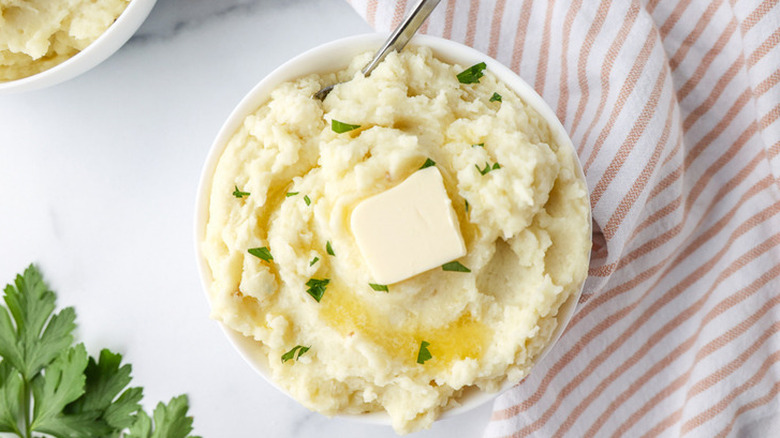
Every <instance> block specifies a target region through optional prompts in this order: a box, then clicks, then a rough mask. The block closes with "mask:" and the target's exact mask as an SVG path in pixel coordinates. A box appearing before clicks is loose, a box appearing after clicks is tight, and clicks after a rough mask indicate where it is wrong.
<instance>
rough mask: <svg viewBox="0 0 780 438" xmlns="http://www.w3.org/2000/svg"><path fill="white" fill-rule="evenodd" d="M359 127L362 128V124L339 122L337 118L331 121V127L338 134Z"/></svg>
mask: <svg viewBox="0 0 780 438" xmlns="http://www.w3.org/2000/svg"><path fill="white" fill-rule="evenodd" d="M358 128H360V125H350V124H349V123H344V122H339V121H338V120H336V119H332V120H331V121H330V129H332V130H333V132H335V133H337V134H343V133H345V132H349V131H352V130H354V129H358Z"/></svg>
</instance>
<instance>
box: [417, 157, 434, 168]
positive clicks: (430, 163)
mask: <svg viewBox="0 0 780 438" xmlns="http://www.w3.org/2000/svg"><path fill="white" fill-rule="evenodd" d="M435 165H436V162H435V161H433V160H431V159H430V158H426V159H425V163H423V165H422V166H420V169H418V170H422V169H425V168H426V167H431V166H435Z"/></svg>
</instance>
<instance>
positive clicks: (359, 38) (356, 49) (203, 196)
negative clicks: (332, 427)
mask: <svg viewBox="0 0 780 438" xmlns="http://www.w3.org/2000/svg"><path fill="white" fill-rule="evenodd" d="M386 37H387V35H386V34H382V33H367V34H359V35H353V36H350V37H346V38H341V39H338V40H334V41H331V42H328V43H325V44H322V45H319V46H316V47H314V48H312V49H309V50H307V51H305V52H303V53H301V54H299V55H297V56H295V57H294V58H292V59H290V60H289V61H287V62H285V63H283V64H282V65H280V66H278V67H277V68H275V69H274V70H273V71H271V73H269V74H268V75H267V76H265V77H264V78H263V79H262V80H261V81H260V82H258V83H257V84H256V85H255V86H254V87H253V88H252V89H251V90H250V91H249V93H247V94H246V95H245V96H244V97H243V98H242V99H241V100H240V102H239V103H238V105H237V106H236V107H234V109H233V110H232V111H231V113H230V115H229V116H228V118H227V119H226V120H225V122H224V123H223V125H222V126H221V128H220V129H219V131H218V134H217V136H216V138H215V139H214V141H213V142H212V144H211V146H210V148H209V152H208V154H207V157H206V160H205V162H204V164H203V167H202V169H201V174H200V180H199V184H198V188H197V192H196V200H195V224H194V225H195V227H194V243H195V257H196V263H197V267H198V271H199V273H200V280H201V287H202V288H203V292H204V293H205V294H206V299H207V301H208V302H209V303H210V296H209V289H210V285H211V283H212V281H213V279H212V277H211V271H210V268H209V266H208V263H207V262H206V260H205V256H204V255H203V252H202V245H201V243H202V242H203V239H204V237H205V233H206V225H207V222H208V208H209V205H208V204H209V199H210V196H211V183H212V180H213V175H214V171H215V170H216V166H217V163H218V161H219V158H220V157H221V155H222V152H223V151H224V149H225V148H226V147H227V144H228V142H229V140H230V138H231V137H232V135H233V134H234V133H235V131H236V130H237V129H238V128H239V126H240V125H241V123H243V120H244V118H245V117H246V116H247V115H249V114H251V113H252V112H254V111H255V110H256V109H257V108H258V107H259V106H260V105H262V104H263V103H264V102H266V101H267V100H268V98H269V97H270V91H271V90H272V89H273V88H275V87H276V86H277V85H279V84H281V83H283V82H285V81H289V80H293V79H296V78H299V77H302V76H305V75H307V74H312V73H331V72H335V71H338V70H340V69H343V68H346V67H347V65H348V64H349V61H350V60H351V59H352V58H353V57H354V56H355V55H357V54H360V53H363V52H366V51H375V50H376V49H377V48H378V47H379V46H381V44H382V43H383V42H384V41H385V39H386ZM409 44H410V45H421V46H426V47H429V48H431V50H432V51H433V53H434V56H435V57H436V58H437V59H440V60H442V61H445V62H449V63H452V64H460V65H462V66H470V65H473V64H475V63H478V62H485V63H486V65H487V69H488V70H490V71H491V72H492V73H493V74H494V75H496V77H497V78H498V79H499V80H501V81H503V82H504V83H505V84H506V85H507V86H508V87H509V88H511V89H513V90H514V91H515V92H516V93H517V94H518V95H519V96H520V97H521V98H522V99H523V100H524V101H525V102H526V103H527V104H529V105H531V106H532V107H533V108H534V109H535V110H536V111H537V112H538V113H539V114H540V115H541V116H542V117H543V118H544V119H545V121H547V123H548V125H549V127H550V130H551V132H552V135H553V138H554V139H555V141H556V143H557V144H558V146H559V147H568V148H570V150H571V152H572V156H573V158H574V161H575V164H576V166H575V167H576V172H577V175H578V177H579V178H580V180H581V181H582V183H583V184H584V185H585V186H584V187H585V190H586V192H587V193H590V192H589V190H588V187H587V181H586V179H585V177H584V173H583V170H582V164H581V162H580V160H579V158H578V156H577V152H576V149H575V148H574V146H573V144H572V141H571V139H570V138H569V136H568V134H567V133H566V130H565V129H564V127H563V125H562V124H561V122H560V121H559V120H558V118H557V117H556V115H555V113H554V112H553V110H552V109H551V108H550V107H549V105H547V103H546V102H545V101H544V100H543V99H542V98H541V96H539V94H537V93H536V91H534V89H533V88H532V87H531V86H530V85H529V84H528V83H526V82H525V81H524V80H523V79H522V78H520V77H519V76H518V75H517V74H516V73H514V72H513V71H512V70H510V69H509V68H508V67H506V66H504V65H503V64H501V63H500V62H498V61H496V60H495V59H493V58H492V57H490V56H488V55H487V54H484V53H482V52H480V51H478V50H476V49H474V48H471V47H468V46H465V45H463V44H460V43H457V42H454V41H451V40H447V39H444V38H440V37H435V36H430V35H416V36H414V38H413V39H412V40H411V42H410V43H409ZM345 53H349V55H345ZM325 54H339V56H338V59H337V60H335V61H334V58H333V57H330V58H329V59H328V62H323V60H322V58H323V57H324V56H325ZM342 58H343V59H342ZM317 59H319V62H317V63H312V61H314V60H317ZM325 65H327V67H325ZM586 200H587V202H588V222H587V223H588V234H589V235H590V234H592V211H591V205H590V198H589V196H586ZM590 256H591V253H590V251H588V263H589V262H590ZM584 287H585V281H583V282H582V284H581V285H580V287H579V290H578V291H576V292H575V293H573V294H572V295H570V296H569V298H568V299H567V300H566V301H565V302H564V303H563V304H561V306H560V307H559V308H558V312H557V316H556V319H557V320H558V324H557V327H556V328H555V330H554V331H553V335H552V336H551V338H550V341H549V342H548V343H547V345H546V346H545V347H544V348H543V349H542V350H541V351H540V352H539V353H538V354H537V356H536V357H535V358H534V359H533V360H532V363H531V367H530V368H529V371H528V374H530V372H531V371H532V369H533V368H534V367H535V366H536V365H537V364H538V363H539V362H541V361H542V360H543V359H544V357H545V356H546V355H547V354H548V353H549V351H550V350H551V349H552V348H553V346H554V345H555V344H556V343H557V342H558V340H559V339H560V337H561V335H562V333H563V332H564V330H565V329H566V326H567V325H568V323H569V321H570V320H571V318H572V316H573V314H574V310H575V308H576V306H577V303H578V301H579V299H580V296H581V295H582V292H583V289H584ZM216 322H217V323H218V325H219V326H220V328H221V329H222V331H223V332H224V333H225V335H226V336H227V338H228V340H229V341H230V343H231V344H232V345H233V347H234V348H235V349H236V351H237V352H238V353H239V355H240V356H241V357H242V358H243V359H244V361H246V362H247V364H249V365H250V366H251V367H252V368H253V369H254V370H255V371H256V372H257V373H258V374H260V375H261V376H262V377H263V379H264V380H265V381H266V382H268V383H269V384H270V385H271V386H273V387H274V388H276V389H278V390H279V391H281V392H282V393H283V394H286V395H287V396H288V397H290V398H291V399H293V400H295V401H296V402H297V403H299V404H300V402H299V401H298V400H296V399H295V398H294V397H292V395H291V394H289V393H288V392H287V391H286V390H285V389H284V388H282V387H280V386H279V385H277V384H276V382H275V381H274V380H273V378H272V375H271V373H270V372H269V370H268V369H267V368H266V367H264V366H263V365H262V364H261V363H260V362H265V361H266V357H265V356H262V357H260V356H259V354H258V353H259V352H258V350H259V349H258V348H257V347H254V345H255V344H256V341H254V340H253V339H250V338H249V337H246V336H244V335H243V334H241V333H239V332H237V331H234V330H232V329H230V328H229V327H227V326H226V325H224V324H223V323H222V322H220V321H216ZM515 384H516V383H511V382H508V381H505V382H504V383H503V384H502V385H501V387H500V388H499V390H498V391H496V392H487V391H482V390H479V389H478V388H476V387H475V386H470V387H467V388H465V389H464V392H463V393H462V394H461V395H460V396H459V397H457V398H456V402H457V404H456V406H451V407H449V408H445V409H443V410H442V412H441V415H439V417H438V418H437V419H436V421H438V420H440V419H444V418H448V417H452V416H456V415H459V414H461V413H465V412H467V411H470V410H472V409H474V408H477V407H479V406H481V405H483V404H485V403H487V402H488V401H491V400H494V399H495V398H496V397H498V396H499V395H500V394H502V393H503V392H505V391H507V390H509V389H511V388H512V387H513V386H514V385H515ZM335 416H336V417H339V418H348V419H352V420H357V421H360V422H367V423H373V424H386V425H389V424H390V417H389V415H388V414H387V413H386V412H384V411H380V412H372V413H365V414H337V415H335Z"/></svg>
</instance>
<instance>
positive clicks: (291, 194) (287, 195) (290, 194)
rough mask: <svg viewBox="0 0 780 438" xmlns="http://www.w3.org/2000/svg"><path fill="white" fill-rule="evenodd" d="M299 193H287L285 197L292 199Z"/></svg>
mask: <svg viewBox="0 0 780 438" xmlns="http://www.w3.org/2000/svg"><path fill="white" fill-rule="evenodd" d="M298 193H300V192H287V193H285V194H284V196H285V197H286V198H289V197H291V196H295V195H297V194H298Z"/></svg>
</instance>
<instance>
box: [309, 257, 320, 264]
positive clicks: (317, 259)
mask: <svg viewBox="0 0 780 438" xmlns="http://www.w3.org/2000/svg"><path fill="white" fill-rule="evenodd" d="M318 261H320V258H319V257H314V258H313V259H311V261H310V262H309V266H314V264H315V263H317V262H318Z"/></svg>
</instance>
